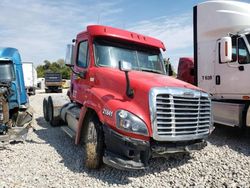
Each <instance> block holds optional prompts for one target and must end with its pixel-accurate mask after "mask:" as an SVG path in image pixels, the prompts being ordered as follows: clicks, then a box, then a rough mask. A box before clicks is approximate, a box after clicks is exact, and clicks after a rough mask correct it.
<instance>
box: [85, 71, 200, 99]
mask: <svg viewBox="0 0 250 188" xmlns="http://www.w3.org/2000/svg"><path fill="white" fill-rule="evenodd" d="M94 69H95V70H94V71H91V72H94V73H95V75H91V76H90V77H92V76H94V77H95V85H96V86H97V87H100V88H103V89H104V90H106V91H107V92H111V93H113V94H114V95H116V97H118V98H120V99H124V97H125V98H126V77H125V73H124V72H122V71H120V70H118V69H113V68H104V67H98V68H94ZM128 76H129V80H130V85H131V88H132V89H133V90H134V91H135V95H137V96H138V95H139V97H140V96H141V94H142V93H143V94H146V95H148V93H149V91H150V89H151V88H154V87H180V88H188V89H194V90H201V89H199V88H198V87H196V86H194V85H191V84H189V83H186V82H183V81H181V80H178V79H175V78H172V77H170V76H167V75H161V74H155V73H150V72H141V71H131V72H129V73H128Z"/></svg>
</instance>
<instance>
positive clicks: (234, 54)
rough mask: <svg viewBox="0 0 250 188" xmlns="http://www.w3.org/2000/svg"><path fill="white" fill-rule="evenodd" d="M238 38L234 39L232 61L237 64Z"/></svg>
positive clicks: (234, 37)
mask: <svg viewBox="0 0 250 188" xmlns="http://www.w3.org/2000/svg"><path fill="white" fill-rule="evenodd" d="M236 41H237V38H236V36H233V37H232V61H231V62H235V61H237V42H236Z"/></svg>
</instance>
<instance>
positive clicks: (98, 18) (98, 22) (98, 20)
mask: <svg viewBox="0 0 250 188" xmlns="http://www.w3.org/2000/svg"><path fill="white" fill-rule="evenodd" d="M100 19H101V14H100V13H99V14H98V17H97V24H100Z"/></svg>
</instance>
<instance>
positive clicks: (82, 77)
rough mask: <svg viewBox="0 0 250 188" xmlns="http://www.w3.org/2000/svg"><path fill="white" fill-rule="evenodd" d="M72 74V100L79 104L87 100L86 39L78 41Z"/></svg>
mask: <svg viewBox="0 0 250 188" xmlns="http://www.w3.org/2000/svg"><path fill="white" fill-rule="evenodd" d="M76 46H77V51H76V55H75V57H76V59H75V66H74V71H75V72H76V73H79V74H76V73H73V88H72V90H73V91H72V93H73V98H74V99H75V100H76V101H77V102H79V103H81V104H82V103H83V101H84V100H85V99H86V98H87V94H88V89H89V87H90V86H89V44H88V40H87V38H86V37H83V38H80V39H78V42H77V44H76Z"/></svg>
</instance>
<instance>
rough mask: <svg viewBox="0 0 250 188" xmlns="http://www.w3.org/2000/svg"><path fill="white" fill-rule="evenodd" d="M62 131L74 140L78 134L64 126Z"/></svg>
mask: <svg viewBox="0 0 250 188" xmlns="http://www.w3.org/2000/svg"><path fill="white" fill-rule="evenodd" d="M61 129H62V130H63V131H64V132H65V133H66V134H67V135H68V136H69V137H70V138H72V139H75V137H76V133H75V131H73V130H72V129H71V128H69V127H68V126H62V127H61Z"/></svg>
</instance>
